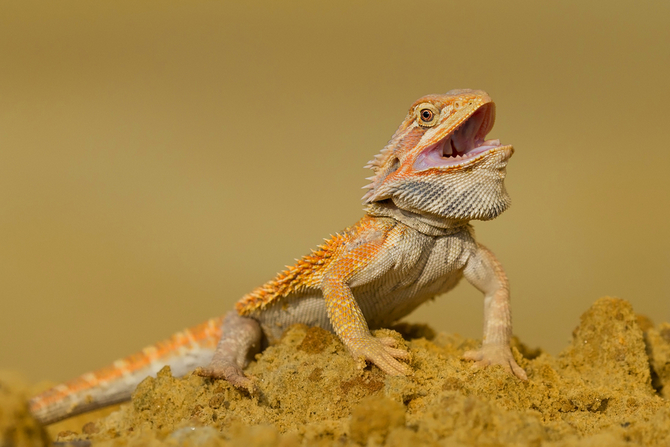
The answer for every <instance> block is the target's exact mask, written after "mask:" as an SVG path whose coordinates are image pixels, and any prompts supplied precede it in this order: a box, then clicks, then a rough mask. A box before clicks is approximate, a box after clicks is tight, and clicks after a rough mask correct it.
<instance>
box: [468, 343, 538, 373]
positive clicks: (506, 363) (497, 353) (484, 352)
mask: <svg viewBox="0 0 670 447" xmlns="http://www.w3.org/2000/svg"><path fill="white" fill-rule="evenodd" d="M463 358H464V359H466V360H474V362H475V364H474V365H473V368H483V367H486V366H489V365H501V366H502V367H503V368H505V370H506V371H507V372H508V373H510V374H514V375H515V376H517V377H518V378H519V379H521V380H528V376H527V375H526V371H524V370H523V368H521V367H520V366H519V365H517V363H516V360H514V357H512V351H511V349H510V348H509V346H497V345H494V346H482V348H481V349H478V350H476V351H467V352H466V353H465V354H463Z"/></svg>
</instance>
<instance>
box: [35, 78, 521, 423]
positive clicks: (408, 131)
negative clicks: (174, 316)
mask: <svg viewBox="0 0 670 447" xmlns="http://www.w3.org/2000/svg"><path fill="white" fill-rule="evenodd" d="M494 119H495V108H494V105H493V103H492V102H491V100H490V98H489V96H488V95H487V94H486V93H484V92H482V91H477V90H452V91H451V92H448V93H446V94H444V95H429V96H425V97H423V98H421V99H419V100H418V101H417V102H416V103H415V104H413V105H412V107H411V108H410V110H409V113H408V115H407V117H406V118H405V120H404V121H403V123H402V124H401V125H400V127H399V128H398V130H397V131H396V133H395V134H394V136H393V137H392V139H391V140H390V142H389V143H388V145H387V146H386V147H385V148H384V149H383V150H382V151H381V153H380V154H379V155H377V156H376V157H375V159H374V160H373V161H371V162H370V164H369V165H368V167H369V168H371V169H372V170H373V171H374V175H373V176H372V177H371V178H370V180H371V183H370V185H368V187H367V188H369V191H368V192H367V194H366V195H365V196H364V198H363V200H364V203H365V211H366V214H365V216H364V217H363V218H362V219H361V220H360V221H358V222H357V223H356V224H355V225H353V226H351V227H349V228H347V229H346V230H344V231H343V232H341V233H339V234H336V235H335V236H333V237H331V238H330V239H328V240H326V241H325V243H324V244H322V245H321V246H319V247H318V248H317V249H316V250H314V251H313V252H312V253H311V254H309V255H307V256H305V257H303V258H302V259H300V260H299V261H297V263H296V264H295V265H294V266H292V267H289V268H287V269H286V270H285V271H283V272H281V273H280V274H278V275H277V277H276V278H274V279H273V280H271V281H269V282H268V283H266V284H264V285H262V286H261V287H258V288H257V289H255V290H254V291H252V292H251V293H249V294H248V295H246V296H245V297H243V298H242V299H241V300H240V301H239V302H238V303H237V305H236V310H235V311H231V312H229V313H228V314H227V315H226V316H224V317H221V318H218V319H213V320H210V321H208V322H207V323H204V324H203V325H200V326H198V327H196V328H193V329H190V330H186V331H184V332H182V333H180V334H177V335H176V336H173V337H172V338H171V339H170V340H168V341H166V342H162V343H159V344H157V345H156V346H155V347H149V348H146V349H145V350H143V351H142V352H140V353H138V354H136V355H134V356H131V357H128V358H126V359H125V360H122V361H119V362H116V363H115V364H114V365H113V366H111V367H109V368H106V369H102V370H100V371H97V372H94V373H89V374H85V375H83V376H81V377H80V378H77V379H75V380H73V381H71V382H67V383H65V384H63V385H59V386H57V387H55V388H53V389H51V390H49V391H47V392H45V393H43V394H41V395H39V396H36V397H35V398H34V399H33V400H32V401H31V410H32V412H33V414H34V415H35V416H36V417H37V418H38V419H39V420H40V421H42V422H43V423H50V422H54V421H56V420H59V419H62V418H65V417H68V416H71V415H74V414H77V413H81V412H83V411H88V410H90V409H93V408H97V407H101V406H104V405H108V404H110V403H114V402H118V401H120V400H124V399H127V398H129V396H130V394H131V393H132V391H133V390H134V388H135V386H136V385H137V384H138V383H139V381H141V380H142V378H144V377H145V376H147V375H150V374H153V373H155V372H156V371H157V370H159V369H160V368H161V367H162V366H163V365H166V364H169V365H171V366H172V369H173V372H174V373H175V374H184V373H186V372H187V371H189V370H192V369H194V368H196V367H198V373H199V374H201V375H204V376H211V377H217V378H224V379H226V380H228V381H230V382H231V383H232V384H234V385H236V386H239V387H244V388H247V389H249V390H250V391H251V392H253V391H254V385H253V381H252V380H251V379H249V378H247V377H246V376H245V375H244V372H243V368H244V367H245V366H246V365H247V363H248V361H249V360H250V359H251V358H253V355H254V354H255V353H257V352H259V350H260V348H261V346H262V345H263V344H265V343H273V342H274V341H276V340H277V339H278V338H279V337H280V336H281V334H282V332H283V331H284V330H285V329H286V328H287V327H288V326H290V325H292V324H295V323H304V324H307V325H310V326H319V327H322V328H324V329H327V330H330V331H332V332H334V333H336V334H337V335H338V337H339V338H340V339H341V340H342V342H343V343H344V344H345V345H346V346H347V348H348V349H349V351H350V352H351V354H352V355H353V356H354V357H355V358H357V359H360V360H361V365H363V364H364V361H366V360H367V361H370V362H372V363H374V364H375V365H377V366H378V367H379V368H380V369H382V370H383V371H384V372H386V373H388V374H392V375H403V374H410V373H411V369H410V367H409V366H408V365H407V363H405V362H403V361H402V360H406V359H408V358H409V354H408V352H406V351H404V350H401V349H398V348H396V347H395V346H394V341H393V339H391V338H376V337H374V336H373V335H372V334H371V333H370V329H374V328H380V327H384V326H388V325H389V324H391V323H393V322H395V321H397V320H398V319H400V318H402V317H403V316H405V315H407V314H408V313H410V312H411V311H412V310H414V309H415V308H416V307H417V306H419V305H420V304H421V303H423V302H424V301H426V300H428V299H430V298H432V297H434V296H436V295H439V294H441V293H444V292H447V291H449V290H451V289H452V288H453V287H455V286H456V284H457V283H458V282H459V280H460V279H461V278H462V277H465V278H466V279H467V280H468V281H469V282H470V283H471V284H472V285H474V286H475V287H476V288H477V289H479V290H480V291H482V293H484V295H485V299H484V337H483V342H482V347H481V349H479V350H477V351H470V352H467V353H466V354H465V358H467V359H470V360H474V361H475V362H476V365H477V366H486V365H490V364H499V365H502V366H503V367H504V368H505V369H507V370H508V371H509V372H510V373H512V374H515V375H516V376H517V377H519V378H520V379H524V380H525V379H526V374H525V372H524V371H523V369H521V368H520V367H519V366H518V365H517V364H516V362H515V361H514V358H513V357H512V353H511V350H510V347H509V342H510V337H511V333H512V323H511V313H510V299H509V285H508V282H507V277H506V276H505V273H504V271H503V269H502V267H501V266H500V263H499V262H498V261H497V260H496V258H495V256H494V255H493V253H491V252H490V251H489V250H488V249H487V248H485V247H484V246H482V245H481V244H478V243H477V242H476V241H475V239H474V233H473V230H472V227H471V226H470V225H469V223H468V222H469V221H470V220H472V219H479V220H489V219H493V218H495V217H496V216H498V215H499V214H500V213H502V212H503V211H504V210H505V209H506V208H507V207H508V206H509V197H508V195H507V192H506V191H505V188H504V184H503V181H504V178H505V174H506V171H505V168H506V165H507V161H508V159H509V158H510V157H511V155H512V153H513V151H514V150H513V148H512V146H502V145H500V142H499V141H497V140H487V141H486V140H484V138H485V136H486V134H487V133H488V132H489V131H490V130H491V128H492V126H493V122H494ZM456 155H459V157H456ZM219 326H220V329H219ZM217 340H218V344H217ZM215 346H216V349H215V350H214V347H215Z"/></svg>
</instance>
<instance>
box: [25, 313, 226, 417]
mask: <svg viewBox="0 0 670 447" xmlns="http://www.w3.org/2000/svg"><path fill="white" fill-rule="evenodd" d="M222 321H223V317H218V318H212V319H210V320H207V321H206V322H204V323H202V324H199V325H197V326H194V327H192V328H189V329H185V330H183V331H181V332H177V333H176V334H174V335H173V336H172V337H170V338H169V339H167V340H163V341H161V342H158V343H156V344H155V345H152V346H148V347H146V348H144V349H142V350H141V351H140V352H138V353H135V354H133V355H131V356H129V357H126V358H124V359H121V360H117V361H116V362H114V363H113V364H112V365H110V366H107V367H105V368H102V369H99V370H97V371H93V372H90V373H86V374H83V375H81V376H79V377H77V378H76V379H73V380H70V381H69V382H65V383H62V384H60V385H57V386H55V387H53V388H51V389H49V390H47V391H45V392H43V393H41V394H39V395H37V396H35V397H33V398H32V399H31V400H30V411H31V413H32V414H33V416H34V417H35V418H36V419H37V420H38V421H39V422H40V423H42V424H45V425H46V424H51V423H53V422H57V421H60V420H61V419H65V418H68V417H70V416H75V415H77V414H81V413H85V412H87V411H92V410H95V409H98V408H102V407H105V406H107V405H113V404H116V403H119V402H123V401H125V400H128V399H130V396H131V394H132V393H133V391H135V387H137V385H138V384H139V383H140V382H141V381H142V380H144V379H145V378H146V377H148V376H151V375H156V373H157V372H158V371H160V369H161V368H163V367H164V366H166V365H169V366H170V368H172V374H174V375H175V376H182V375H184V374H186V373H188V372H189V371H192V370H193V369H195V368H197V367H198V366H207V364H208V363H209V361H210V360H211V358H212V355H213V354H214V350H215V349H216V345H217V342H218V341H219V338H220V337H221V322H222Z"/></svg>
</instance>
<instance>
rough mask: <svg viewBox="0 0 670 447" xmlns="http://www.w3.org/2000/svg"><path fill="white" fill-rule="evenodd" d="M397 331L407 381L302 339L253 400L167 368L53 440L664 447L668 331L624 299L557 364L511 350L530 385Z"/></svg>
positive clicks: (330, 343)
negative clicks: (115, 407)
mask: <svg viewBox="0 0 670 447" xmlns="http://www.w3.org/2000/svg"><path fill="white" fill-rule="evenodd" d="M396 329H398V330H399V331H401V332H402V333H403V334H404V335H405V336H406V337H407V338H408V340H404V339H403V338H402V336H401V334H400V333H399V332H396V331H391V330H381V331H378V334H377V335H384V336H393V337H395V338H397V339H398V340H399V343H401V344H403V345H404V346H406V347H407V348H409V350H410V352H411V353H412V360H411V365H412V368H413V369H414V374H413V375H412V376H410V377H388V376H385V375H384V374H383V373H381V371H379V370H378V369H377V368H376V367H370V366H369V367H367V368H366V369H363V370H359V369H357V368H356V363H355V362H354V360H353V359H352V358H351V356H350V355H349V353H348V352H347V351H346V349H345V348H344V347H343V345H342V344H341V343H340V342H339V341H338V340H337V338H335V337H334V336H333V335H332V334H330V333H328V332H326V331H323V330H321V329H318V328H307V327H304V326H294V327H292V328H291V329H289V330H288V331H287V332H286V334H285V335H284V337H283V339H282V340H281V343H280V344H278V345H276V346H272V347H270V348H268V349H267V350H265V351H264V352H263V353H262V354H260V355H258V356H257V359H256V361H255V362H254V363H253V364H252V365H250V367H249V368H248V370H247V372H248V374H250V375H251V376H253V377H254V378H255V381H256V384H257V387H258V392H257V393H256V394H255V395H249V394H248V393H246V392H244V391H240V390H237V389H235V388H233V387H231V386H230V385H228V384H227V383H226V382H224V381H219V380H211V379H204V378H202V377H199V376H197V375H194V374H191V375H188V376H186V377H183V378H174V377H172V375H171V373H170V370H169V368H165V369H163V370H162V371H161V372H160V373H159V374H158V377H156V378H148V379H146V380H145V381H144V382H142V383H141V384H140V385H139V387H138V388H137V390H136V392H135V394H134V395H133V399H132V402H130V403H129V404H127V405H124V406H122V407H121V408H120V409H119V411H117V412H114V413H112V414H111V415H109V416H107V417H105V418H102V419H98V420H96V421H95V422H88V423H87V424H86V425H84V426H83V429H81V430H79V431H78V433H74V432H73V431H69V432H64V433H61V435H60V436H59V438H58V440H60V441H72V440H75V439H89V440H91V441H93V442H94V444H96V445H98V444H99V445H105V444H108V445H125V444H130V445H134V444H135V445H139V444H143V445H144V444H149V443H151V444H152V445H158V444H169V445H211V446H214V445H222V446H224V445H231V446H238V445H239V446H245V447H250V446H256V445H258V446H274V445H277V446H292V445H332V444H337V445H343V446H344V445H366V444H367V445H389V446H404V445H459V446H467V445H492V446H493V445H534V446H538V445H547V446H567V445H570V446H574V445H582V446H599V445H607V446H617V445H631V443H632V444H634V445H645V446H653V445H669V444H670V402H669V401H668V400H667V398H668V394H669V393H670V325H669V324H667V323H664V324H661V325H660V326H658V327H654V326H653V324H652V323H651V322H650V321H649V320H648V319H645V318H643V317H638V316H636V315H635V314H634V313H633V311H632V308H631V306H630V304H629V303H627V302H626V301H624V300H620V299H614V298H602V299H600V300H598V301H596V303H595V304H594V305H593V306H592V307H591V308H590V309H589V310H588V311H587V312H585V313H584V315H582V317H581V321H580V325H579V326H578V327H577V328H576V329H575V331H574V333H573V341H572V343H571V345H570V346H568V348H566V349H565V350H564V351H563V352H562V353H561V354H560V355H559V356H558V357H557V358H554V357H552V356H550V355H548V354H546V353H543V352H542V351H541V350H534V351H533V350H530V349H528V348H527V347H525V346H524V345H522V344H521V343H519V342H515V344H514V348H513V350H514V355H515V358H516V360H517V362H518V363H519V365H521V366H522V367H523V368H524V369H525V370H526V372H527V373H528V379H529V380H528V381H527V382H522V381H520V380H518V379H516V378H514V377H512V376H510V375H509V374H507V373H506V372H504V371H503V369H502V368H500V367H493V368H488V369H485V370H477V369H473V368H472V364H471V363H470V362H467V361H464V360H461V356H462V354H463V352H465V351H466V350H469V349H473V348H474V347H476V346H477V344H478V342H477V341H475V340H469V339H464V338H462V337H460V336H457V335H449V334H438V335H434V333H433V332H432V330H430V329H429V328H427V327H424V326H411V325H406V324H405V325H399V326H398V327H397V328H396ZM410 337H414V338H410ZM416 337H421V338H416ZM426 337H427V338H426ZM84 421H85V420H83V419H73V420H71V421H68V422H67V424H69V426H72V424H76V423H77V422H79V423H80V424H81V423H83V422H84ZM59 427H60V426H59V425H58V424H56V425H55V426H54V427H52V428H50V429H51V430H58V429H59ZM36 439H37V438H36ZM40 439H41V438H40ZM35 445H37V444H35Z"/></svg>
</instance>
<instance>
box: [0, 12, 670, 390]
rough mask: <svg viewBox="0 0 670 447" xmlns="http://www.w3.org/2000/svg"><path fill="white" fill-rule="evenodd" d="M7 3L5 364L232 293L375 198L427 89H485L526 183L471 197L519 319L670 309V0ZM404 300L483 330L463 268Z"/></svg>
mask: <svg viewBox="0 0 670 447" xmlns="http://www.w3.org/2000/svg"><path fill="white" fill-rule="evenodd" d="M552 5H553V6H552V7H551V8H548V7H547V6H546V3H539V2H530V1H529V2H497V1H473V2H470V1H459V2H455V1H443V0H442V1H429V0H424V1H421V2H407V1H404V2H389V1H383V2H382V1H370V2H365V3H361V2H349V1H341V2H337V3H334V2H333V3H332V4H325V3H321V2H294V1H286V2H271V1H268V2H222V1H211V2H208V1H194V2H173V1H163V0H161V1H157V0H147V1H143V2H134V1H113V2H112V1H100V2H89V1H82V0H68V1H59V2H32V1H17V2H11V1H3V2H2V3H0V285H1V294H2V295H1V298H0V300H1V301H0V368H9V369H15V370H19V371H21V372H22V373H23V374H25V375H26V376H27V377H28V378H29V379H30V380H33V381H37V380H40V379H51V380H64V379H67V378H69V377H71V376H74V375H76V374H79V373H82V372H84V371H87V370H90V369H92V368H96V367H100V366H103V365H105V364H107V363H109V362H110V361H111V360H114V359H116V358H118V357H121V356H124V355H127V354H130V353H132V352H135V351H136V350H138V349H140V348H142V347H143V346H145V345H147V344H149V343H152V342H154V341H157V340H159V339H162V338H164V337H166V336H168V335H170V334H171V333H173V332H174V331H176V330H179V329H181V328H183V327H186V326H190V325H193V324H196V323H199V322H201V321H202V320H204V319H206V318H209V317H211V316H215V315H220V314H223V313H224V312H226V311H227V310H229V309H230V308H231V307H232V305H233V303H234V302H235V301H236V300H237V299H239V298H240V297H241V296H243V295H244V294H245V293H246V292H248V291H250V290H251V289H252V288H254V287H255V286H257V285H260V284H261V283H263V282H264V281H266V280H268V279H270V278H271V277H272V276H273V275H274V274H275V273H276V272H277V271H279V270H281V269H282V268H283V266H284V265H286V264H290V263H292V262H293V260H294V258H297V257H300V256H302V255H303V254H306V253H307V252H308V251H309V250H310V249H311V248H313V247H315V246H316V245H317V244H319V243H320V242H321V241H322V239H323V238H324V237H326V236H328V235H329V234H331V233H335V232H337V231H339V230H341V229H343V228H344V227H346V226H348V225H350V224H353V223H354V222H355V221H356V220H357V219H358V218H359V217H360V216H361V215H362V211H361V209H362V207H361V204H360V197H361V196H362V195H363V192H364V191H363V190H362V189H360V188H361V186H363V185H365V184H366V183H367V182H366V181H365V180H364V178H365V177H367V176H369V175H370V173H369V172H368V171H367V170H364V169H363V168H362V167H363V165H365V164H366V162H367V161H368V160H369V159H370V158H372V156H373V155H374V154H376V153H377V152H378V151H379V150H380V149H381V148H382V147H383V146H384V145H385V144H386V142H387V141H388V139H389V138H390V137H391V135H392V134H393V132H394V131H395V129H396V127H397V126H398V125H399V124H400V122H401V121H402V119H403V118H404V116H405V114H406V112H407V108H408V107H409V106H410V105H411V104H412V102H413V101H414V100H415V99H417V98H418V97H420V96H422V95H425V94H428V93H443V92H446V91H447V90H450V89H453V88H476V89H483V90H486V91H487V92H489V94H491V96H492V97H493V99H494V101H495V102H496V104H497V110H498V119H497V124H496V126H495V128H494V130H493V132H492V133H491V134H490V138H500V139H501V140H502V141H503V142H504V143H511V144H513V145H514V146H515V148H516V153H515V155H514V157H513V158H512V159H511V161H510V164H509V168H508V177H507V179H508V180H507V187H508V190H509V192H510V194H511V197H512V201H513V205H512V207H511V208H510V210H509V211H507V212H506V213H505V214H503V215H502V216H500V217H499V218H498V219H496V220H495V221H492V222H475V224H474V225H475V228H476V231H477V234H478V239H479V240H480V241H481V242H483V243H484V244H486V245H487V246H489V247H490V248H491V249H492V250H493V251H494V252H495V253H496V254H497V256H498V257H499V258H500V259H501V261H502V262H503V264H504V266H505V267H506V270H507V272H508V275H509V277H510V281H511V285H512V294H513V312H514V331H515V333H516V334H517V335H518V336H519V337H520V338H521V339H522V341H524V342H525V343H527V344H528V345H530V346H541V347H543V348H544V349H546V350H547V351H549V352H550V353H552V354H556V353H558V352H559V351H560V350H561V349H562V348H563V347H564V346H565V345H566V344H567V343H568V342H569V340H570V337H571V335H570V334H571V331H572V330H573V329H574V328H575V326H576V325H577V324H578V322H579V315H580V314H581V313H582V312H584V311H585V310H586V309H587V308H588V307H589V306H590V305H591V304H592V303H593V301H594V300H596V299H597V298H598V297H600V296H603V295H613V296H618V297H622V298H625V299H627V300H629V301H630V302H631V303H632V304H633V306H634V308H635V310H636V311H637V312H640V313H643V314H646V315H648V316H650V317H651V318H652V319H653V320H654V321H655V322H656V323H659V322H661V321H670V292H669V290H670V236H669V235H668V221H669V220H670V212H669V210H668V207H669V205H670V179H669V178H668V170H669V168H670V143H669V142H668V141H669V140H668V132H667V129H668V126H669V120H670V111H669V108H668V99H670V82H668V78H669V74H670V26H668V23H670V3H668V2H644V3H639V2H613V1H610V2H582V1H572V2H570V1H566V2H560V3H559V2H557V3H552ZM408 321H413V322H429V323H430V324H431V325H433V326H434V327H435V328H436V329H438V330H443V331H448V332H458V333H460V334H462V335H465V336H468V337H476V338H479V337H481V327H482V297H481V295H480V294H479V292H477V291H476V290H475V289H473V288H472V287H471V286H469V285H468V284H467V283H463V284H461V285H460V286H459V287H458V288H457V289H456V290H455V291H453V292H452V293H450V294H449V295H447V296H443V297H439V298H438V299H437V300H435V301H434V302H429V303H427V304H425V305H424V306H423V307H421V308H420V309H419V310H417V311H416V312H415V313H414V314H412V315H411V316H409V318H408Z"/></svg>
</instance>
